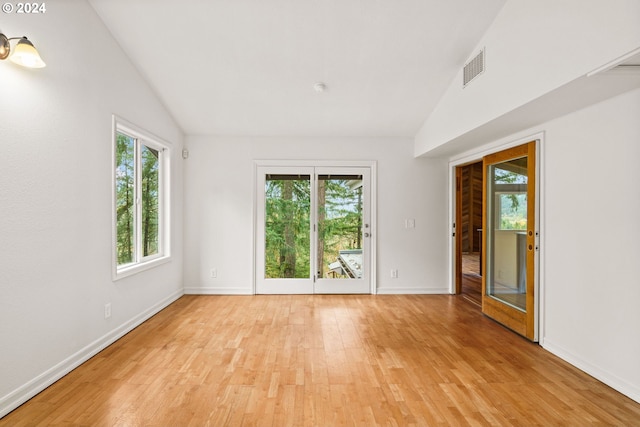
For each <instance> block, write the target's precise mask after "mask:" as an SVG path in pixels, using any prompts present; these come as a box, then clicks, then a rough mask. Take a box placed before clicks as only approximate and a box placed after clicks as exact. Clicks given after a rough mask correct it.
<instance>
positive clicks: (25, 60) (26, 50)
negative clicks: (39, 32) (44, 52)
mask: <svg viewBox="0 0 640 427" xmlns="http://www.w3.org/2000/svg"><path fill="white" fill-rule="evenodd" d="M9 59H10V60H11V61H13V62H15V63H16V64H18V65H22V66H23V67H27V68H42V67H46V66H47V64H45V63H44V61H43V60H42V58H40V54H39V53H38V51H37V50H36V48H35V47H33V44H32V43H31V42H30V41H29V40H27V38H26V37H23V38H21V39H20V41H19V42H18V44H17V45H16V47H15V49H13V52H12V53H11V56H10V57H9Z"/></svg>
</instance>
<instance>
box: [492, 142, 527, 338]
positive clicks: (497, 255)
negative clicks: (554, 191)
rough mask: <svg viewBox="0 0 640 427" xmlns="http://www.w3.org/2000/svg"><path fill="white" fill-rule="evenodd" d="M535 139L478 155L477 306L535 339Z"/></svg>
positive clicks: (504, 323)
mask: <svg viewBox="0 0 640 427" xmlns="http://www.w3.org/2000/svg"><path fill="white" fill-rule="evenodd" d="M535 153H536V143H535V141H533V142H530V143H527V144H524V145H521V146H518V147H514V148H510V149H508V150H504V151H500V152H498V153H493V154H490V155H488V156H485V157H484V158H483V174H484V178H483V181H484V189H483V216H482V217H483V233H482V247H483V250H482V254H483V261H482V262H483V266H484V268H483V275H482V312H483V313H484V314H486V315H487V316H489V317H491V318H493V319H494V320H496V321H498V322H500V323H502V324H503V325H505V326H507V327H508V328H510V329H512V330H513V331H515V332H517V333H519V334H521V335H523V336H525V337H526V338H528V339H530V340H533V341H536V340H537V327H536V321H537V316H536V310H535V309H536V295H535V279H536V277H535V257H536V251H537V247H536V238H537V231H536V226H535V224H536V221H535V220H536V218H535V206H536V203H535V196H536V187H535V182H536V175H535V171H536V156H535Z"/></svg>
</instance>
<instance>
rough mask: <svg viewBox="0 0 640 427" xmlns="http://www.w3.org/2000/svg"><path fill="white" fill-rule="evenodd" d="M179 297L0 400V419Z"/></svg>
mask: <svg viewBox="0 0 640 427" xmlns="http://www.w3.org/2000/svg"><path fill="white" fill-rule="evenodd" d="M182 295H183V291H182V289H180V290H178V291H176V292H174V293H173V294H172V295H170V296H168V297H167V298H165V299H163V300H162V301H160V302H158V303H157V304H155V305H154V306H152V307H151V308H149V309H147V310H146V311H144V312H142V313H140V314H139V315H137V316H135V317H134V318H132V319H130V320H129V321H127V322H125V323H123V324H122V325H120V326H119V327H117V328H116V329H113V330H112V331H111V332H109V333H107V334H106V335H104V336H102V337H100V338H98V339H97V340H95V341H94V342H92V343H91V344H89V345H87V346H86V347H84V348H82V349H81V350H79V351H77V352H76V353H75V354H72V355H71V356H69V357H68V358H66V359H65V360H63V361H62V362H60V363H58V364H57V365H55V366H53V367H52V368H51V369H48V370H47V371H45V372H43V373H42V374H40V375H38V376H37V377H35V378H34V379H32V380H31V381H29V382H28V383H26V384H25V385H23V386H21V387H19V388H17V389H16V390H14V391H12V392H11V393H9V394H7V395H6V396H4V397H2V398H0V418H2V417H4V416H5V415H7V414H8V413H9V412H11V411H13V410H14V409H16V408H17V407H19V406H20V405H22V404H23V403H25V402H26V401H27V400H29V399H31V398H32V397H34V396H35V395H37V394H38V393H40V392H41V391H43V390H44V389H46V388H47V387H49V386H50V385H51V384H53V383H55V382H56V381H58V380H59V379H61V378H62V377H64V376H65V375H67V374H68V373H69V372H71V371H73V370H74V369H75V368H77V367H78V366H80V365H82V364H83V363H84V362H86V361H87V360H89V359H91V358H92V357H93V356H95V355H96V354H98V353H99V352H101V351H102V350H104V349H105V348H107V347H108V346H110V345H111V344H113V343H114V342H116V341H117V340H118V339H120V338H122V337H123V336H124V335H126V334H127V333H129V332H131V331H132V330H133V329H135V328H136V327H137V326H139V325H141V324H142V323H144V322H145V321H146V320H147V319H149V318H150V317H152V316H153V315H155V314H157V313H158V312H159V311H161V310H162V309H164V308H165V307H167V306H168V305H169V304H171V303H173V302H174V301H176V300H177V299H178V298H180V297H181V296H182Z"/></svg>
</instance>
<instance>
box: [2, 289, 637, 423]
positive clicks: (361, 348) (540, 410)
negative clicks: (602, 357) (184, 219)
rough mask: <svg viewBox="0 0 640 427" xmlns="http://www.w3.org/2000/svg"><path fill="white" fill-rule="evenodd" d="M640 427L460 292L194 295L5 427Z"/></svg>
mask: <svg viewBox="0 0 640 427" xmlns="http://www.w3.org/2000/svg"><path fill="white" fill-rule="evenodd" d="M23 425H29V426H31V425H47V426H50V425H51V426H55V425H61V426H62V425H64V426H67V425H85V426H113V425H121V426H183V425H184V426H187V425H192V426H207V425H210V426H224V425H228V426H242V425H247V426H252V425H256V426H314V425H315V426H339V425H360V426H374V425H390V426H395V425H398V426H403V425H416V426H462V425H474V426H475V425H478V426H483V425H486V426H500V425H515V426H533V425H540V426H554V425H558V426H559V425H563V426H590V425H598V426H604V425H616V426H634V425H635V426H637V425H640V404H638V403H636V402H634V401H632V400H631V399H628V398H626V397H625V396H623V395H621V394H619V393H617V392H616V391H614V390H612V389H611V388H609V387H607V386H605V385H604V384H602V383H600V382H598V381H596V380H595V379H593V378H591V377H590V376H588V375H586V374H584V373H583V372H581V371H579V370H578V369H576V368H574V367H572V366H570V365H568V364H567V363H565V362H563V361H562V360H560V359H558V358H556V357H554V356H553V355H551V354H550V353H548V352H546V351H545V350H543V349H542V348H541V347H540V346H538V345H536V344H532V343H530V342H528V341H526V340H524V339H523V338H521V337H519V336H518V335H516V334H514V333H512V332H510V331H508V330H506V329H504V328H502V327H501V326H499V325H498V324H496V323H494V322H493V321H491V320H489V319H488V318H486V317H483V316H482V315H481V314H480V313H479V312H478V310H477V308H475V307H474V306H473V305H472V304H469V303H468V302H466V301H464V300H463V299H462V298H461V297H459V296H458V297H456V296H447V295H434V296H417V295H413V296H409V295H405V296H396V295H378V296H370V295H366V296H310V295H303V296H289V295H288V296H185V297H182V298H181V299H180V300H178V301H177V302H175V303H174V304H172V305H171V306H170V307H168V308H166V309H165V310H163V311H162V312H161V313H159V314H158V315H156V316H155V317H153V318H152V319H150V320H149V321H147V322H146V323H145V324H143V325H141V326H140V327H138V328H137V329H136V330H134V331H133V332H131V333H130V334H128V335H127V336H125V337H123V338H122V339H121V340H120V341H118V342H117V343H115V344H114V345H112V346H110V347H109V348H107V349H106V350H105V351H103V352H101V353H100V354H98V355H97V356H95V357H94V358H93V359H91V360H90V361H88V362H87V363H85V364H84V365H82V366H81V367H80V368H78V369H76V370H75V371H73V372H71V373H70V374H69V375H67V376H66V377H65V378H63V379H62V380H60V381H58V382H57V383H56V384H54V385H52V386H51V387H49V388H48V389H47V390H45V391H44V392H42V393H41V394H39V395H38V396H36V397H35V398H33V399H32V400H31V401H29V402H27V403H26V404H25V405H23V406H22V407H20V408H18V409H17V410H15V411H14V412H13V413H11V414H9V415H8V416H6V417H5V418H4V419H2V420H0V426H23Z"/></svg>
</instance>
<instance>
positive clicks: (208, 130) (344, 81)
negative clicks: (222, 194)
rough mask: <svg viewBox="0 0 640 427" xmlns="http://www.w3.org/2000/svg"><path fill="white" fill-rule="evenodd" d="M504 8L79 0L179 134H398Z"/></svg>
mask: <svg viewBox="0 0 640 427" xmlns="http://www.w3.org/2000/svg"><path fill="white" fill-rule="evenodd" d="M505 1H506V0H483V1H477V0H89V2H90V4H91V5H92V6H93V7H94V9H95V10H96V12H97V13H98V15H99V16H100V18H101V19H102V20H103V21H104V23H105V24H106V26H107V27H108V28H109V30H110V31H111V33H112V34H113V36H114V37H115V39H116V40H117V41H118V43H119V44H120V46H122V48H123V49H124V51H125V52H126V53H127V55H128V56H129V57H130V58H131V60H132V61H133V63H134V64H135V66H136V67H137V68H138V69H139V70H140V72H141V73H142V74H143V75H144V76H145V78H146V79H147V80H148V82H149V84H150V85H151V86H152V87H153V88H154V90H155V91H156V92H157V94H158V95H159V97H160V98H161V99H162V102H163V103H164V104H165V105H166V107H167V108H168V109H169V110H170V111H171V113H172V115H173V117H174V118H175V119H176V121H177V122H178V124H179V126H180V127H181V128H182V130H183V131H184V132H185V133H186V134H189V135H195V134H202V135H246V136H251V135H265V136H275V135H282V136H405V137H413V136H414V135H415V134H416V132H417V131H418V129H419V128H420V126H421V125H422V123H423V122H424V121H425V119H426V118H427V116H428V115H429V113H430V112H431V111H432V109H433V108H434V107H435V105H436V104H437V102H438V100H439V99H440V97H441V96H442V94H443V93H444V91H445V89H446V88H447V86H448V85H449V84H450V83H451V81H452V79H453V78H454V77H455V76H456V73H457V72H458V71H459V69H460V68H461V67H462V66H463V65H464V63H465V61H466V60H468V59H469V57H471V55H472V54H473V53H475V52H473V49H474V48H475V47H476V45H477V43H478V41H479V40H480V38H481V36H482V35H483V34H484V32H485V31H486V30H487V28H488V27H489V25H490V24H491V22H492V21H493V19H494V18H495V16H496V15H497V13H498V12H499V10H500V8H501V7H502V6H503V5H504V3H505ZM317 82H324V83H325V84H326V86H327V90H326V91H325V92H323V93H317V92H316V91H314V88H313V86H314V84H315V83H317Z"/></svg>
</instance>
